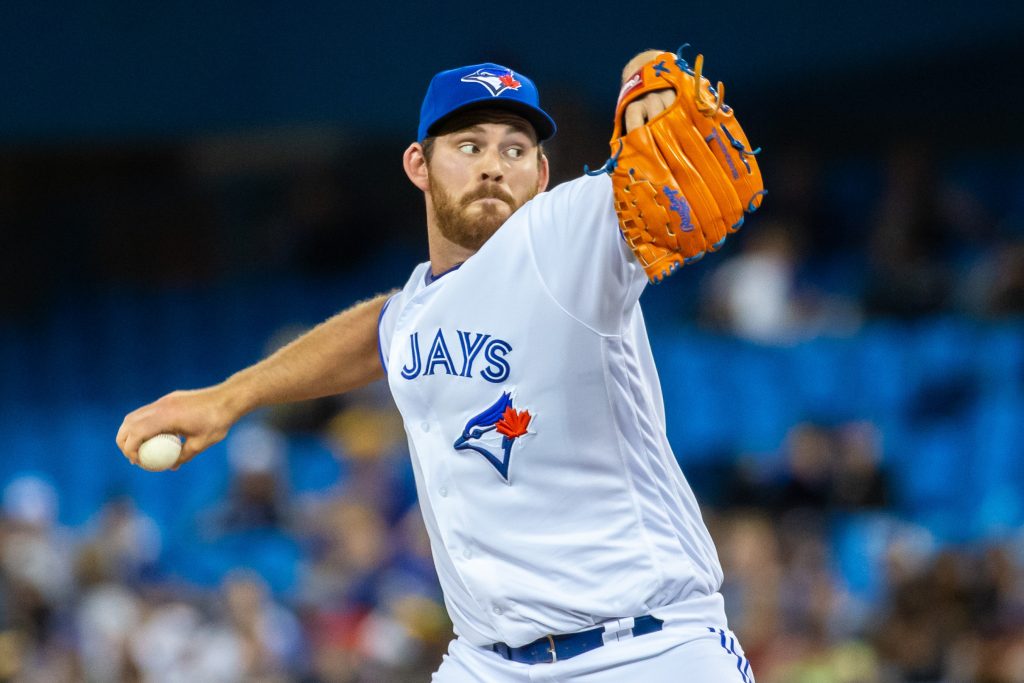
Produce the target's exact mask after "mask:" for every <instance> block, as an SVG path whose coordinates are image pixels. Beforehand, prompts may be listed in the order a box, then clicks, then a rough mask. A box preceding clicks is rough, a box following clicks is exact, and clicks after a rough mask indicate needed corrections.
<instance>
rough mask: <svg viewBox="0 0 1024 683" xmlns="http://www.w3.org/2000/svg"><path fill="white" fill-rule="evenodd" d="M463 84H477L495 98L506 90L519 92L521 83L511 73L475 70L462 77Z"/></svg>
mask: <svg viewBox="0 0 1024 683" xmlns="http://www.w3.org/2000/svg"><path fill="white" fill-rule="evenodd" d="M461 80H462V82H463V83H477V84H479V85H482V86H484V87H485V88H487V92H489V93H491V95H492V96H494V97H497V96H498V95H500V94H501V93H503V92H505V91H506V90H519V88H521V87H522V85H523V84H522V83H520V82H519V81H517V80H516V77H515V74H513V73H512V72H511V71H495V70H494V69H477V70H476V71H474V72H473V73H471V74H469V75H467V76H463V77H462V79H461Z"/></svg>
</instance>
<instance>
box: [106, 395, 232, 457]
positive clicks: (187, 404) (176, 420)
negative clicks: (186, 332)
mask: <svg viewBox="0 0 1024 683" xmlns="http://www.w3.org/2000/svg"><path fill="white" fill-rule="evenodd" d="M227 405H228V404H227V401H226V397H225V395H224V390H223V389H222V388H221V387H220V386H214V387H208V388H206V389H196V390H193V391H175V392H173V393H170V394H167V395H166V396H164V397H162V398H160V399H158V400H156V401H154V402H153V403H150V404H149V405H145V406H142V407H141V408H139V409H138V410H135V411H133V412H131V413H128V415H126V416H125V418H124V421H123V422H122V423H121V428H120V429H119V430H117V447H118V448H120V449H121V452H122V453H124V457H126V458H128V460H129V461H130V462H131V463H132V464H133V465H138V464H139V446H141V445H142V443H143V442H144V441H146V440H147V439H150V438H152V437H154V436H156V435H157V434H177V435H179V436H181V437H183V438H184V439H185V443H184V445H183V447H182V449H181V457H179V458H178V463H177V464H176V465H175V466H174V468H173V469H178V468H179V467H181V466H182V465H184V464H185V463H187V462H188V461H189V460H191V459H192V458H194V457H196V455H198V454H199V453H201V452H202V451H204V450H206V449H207V448H209V447H210V446H212V445H213V444H215V443H217V442H219V441H221V440H222V439H223V438H224V437H225V436H227V433H228V430H229V429H230V428H231V425H232V424H234V422H235V420H236V419H237V417H236V416H235V415H234V414H232V412H231V411H230V410H229V409H228V407H227Z"/></svg>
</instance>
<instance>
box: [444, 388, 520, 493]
mask: <svg viewBox="0 0 1024 683" xmlns="http://www.w3.org/2000/svg"><path fill="white" fill-rule="evenodd" d="M512 402H513V398H512V394H511V392H508V391H506V392H503V393H502V394H501V398H499V399H498V400H497V401H495V402H494V403H493V404H492V405H491V407H489V408H487V410H485V411H483V412H482V413H480V414H479V415H476V416H474V417H472V418H470V420H469V422H467V423H466V427H465V428H464V429H463V430H462V434H461V435H460V436H459V438H457V439H456V440H455V443H454V444H452V445H453V446H454V447H455V450H457V451H465V450H471V451H476V452H477V453H479V454H480V455H482V456H484V458H486V459H487V462H489V463H491V465H493V466H494V469H496V470H497V471H498V474H500V475H501V478H502V479H503V480H504V481H505V483H506V484H509V483H511V482H510V481H509V478H508V466H509V460H510V459H511V457H512V447H513V446H514V445H515V443H516V441H517V440H518V439H520V438H522V437H524V436H526V435H527V434H532V433H533V432H531V431H530V429H529V427H530V421H531V420H532V419H533V416H532V415H531V414H530V411H529V410H516V408H515V406H513V405H512Z"/></svg>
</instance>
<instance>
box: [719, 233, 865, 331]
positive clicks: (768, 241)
mask: <svg viewBox="0 0 1024 683" xmlns="http://www.w3.org/2000/svg"><path fill="white" fill-rule="evenodd" d="M800 232H801V230H800V228H798V227H797V225H796V224H794V223H789V222H785V221H781V222H780V221H775V222H769V221H766V222H764V223H763V224H762V225H759V226H758V229H757V230H756V231H752V232H751V233H750V234H749V235H744V240H745V241H743V242H742V245H743V250H742V252H741V253H740V254H739V255H736V256H733V257H732V258H730V259H728V260H726V261H725V262H724V263H722V264H721V265H720V266H718V268H717V269H716V270H715V271H714V272H713V273H712V275H711V277H710V280H709V282H708V287H707V289H708V292H707V297H706V304H705V306H706V308H705V311H704V317H705V319H706V320H708V321H709V322H711V323H712V324H713V325H715V326H716V327H719V328H721V329H724V330H726V331H728V332H730V333H733V334H736V335H737V336H739V337H742V338H744V339H749V340H751V341H755V342H759V343H763V344H790V343H795V342H797V341H799V340H801V339H805V338H809V337H813V336H816V335H818V334H822V333H828V332H849V331H851V330H853V329H856V328H857V327H858V326H859V325H860V314H859V312H858V310H857V308H856V306H855V305H854V304H852V303H851V302H848V301H846V300H844V299H840V298H839V297H836V296H826V295H825V294H824V293H822V292H818V291H814V290H812V289H810V288H808V287H805V286H802V285H801V284H800V282H799V281H798V277H797V272H798V268H799V265H800V258H801V253H800V252H801V247H800V245H799V244H798V242H797V238H798V235H799V233H800Z"/></svg>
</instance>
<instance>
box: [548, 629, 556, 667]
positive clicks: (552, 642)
mask: <svg viewBox="0 0 1024 683" xmlns="http://www.w3.org/2000/svg"><path fill="white" fill-rule="evenodd" d="M547 639H548V644H549V645H550V646H551V647H549V648H548V652H549V653H551V663H552V664H554V663H555V662H557V661H558V652H557V651H556V650H555V639H554V638H553V637H552V636H550V635H548V636H547Z"/></svg>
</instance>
